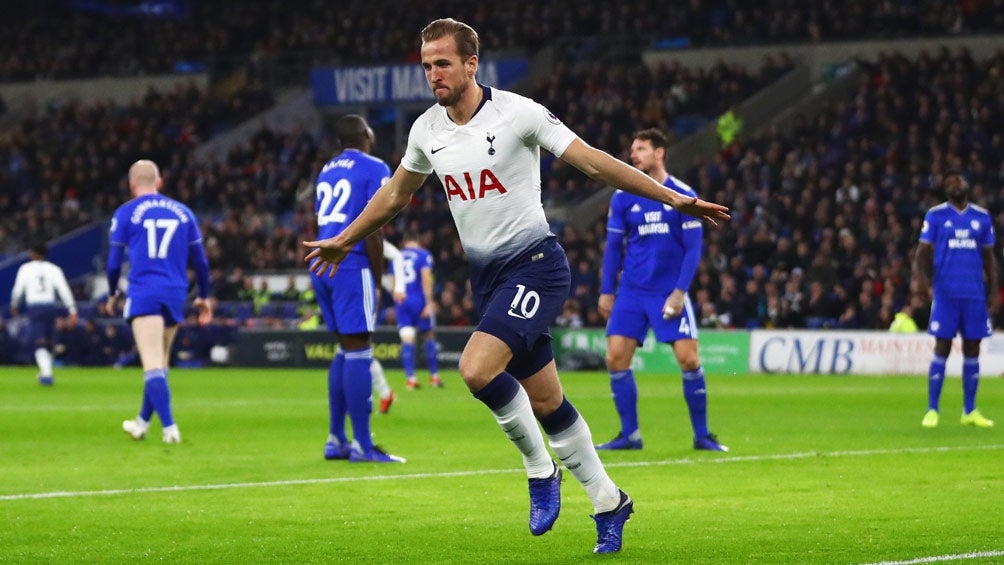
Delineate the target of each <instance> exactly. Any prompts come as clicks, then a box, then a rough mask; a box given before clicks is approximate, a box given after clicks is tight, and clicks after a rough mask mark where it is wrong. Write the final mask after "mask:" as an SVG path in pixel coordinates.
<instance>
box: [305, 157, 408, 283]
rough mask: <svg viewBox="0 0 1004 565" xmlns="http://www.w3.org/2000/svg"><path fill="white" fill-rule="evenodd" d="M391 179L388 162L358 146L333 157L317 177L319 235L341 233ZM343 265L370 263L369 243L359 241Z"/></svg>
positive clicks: (367, 264)
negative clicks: (368, 153)
mask: <svg viewBox="0 0 1004 565" xmlns="http://www.w3.org/2000/svg"><path fill="white" fill-rule="evenodd" d="M389 179H390V167H388V166H387V164H386V163H384V162H383V161H381V160H380V159H377V158H376V157H372V156H370V155H367V154H365V153H363V152H362V151H359V150H356V149H346V150H345V151H343V152H342V153H341V154H340V155H338V156H337V157H335V158H333V159H331V160H330V161H328V162H327V164H325V165H324V168H323V169H321V174H320V175H318V177H317V186H316V193H317V199H316V201H315V204H314V212H315V213H316V214H317V228H318V229H317V232H318V235H317V238H318V239H327V238H329V237H335V236H336V235H338V234H340V233H342V231H344V230H345V228H346V227H348V225H349V224H351V223H352V221H353V220H355V219H356V218H357V217H359V214H360V213H362V211H363V208H365V207H366V204H367V203H368V202H369V201H370V199H371V198H373V195H374V194H376V191H377V189H379V188H380V187H381V186H383V185H384V183H386V182H387V181H388V180H389ZM341 264H342V266H348V267H367V266H369V259H368V258H367V256H366V244H365V242H363V241H360V242H359V243H357V244H356V245H355V246H354V247H353V248H352V251H350V252H349V254H348V256H346V257H345V260H344V261H342V263H341Z"/></svg>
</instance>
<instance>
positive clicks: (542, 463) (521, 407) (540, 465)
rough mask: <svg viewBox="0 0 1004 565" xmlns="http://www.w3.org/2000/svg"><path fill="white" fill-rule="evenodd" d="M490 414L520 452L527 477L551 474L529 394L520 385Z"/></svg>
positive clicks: (549, 461)
mask: <svg viewBox="0 0 1004 565" xmlns="http://www.w3.org/2000/svg"><path fill="white" fill-rule="evenodd" d="M492 414H493V415H494V416H495V420H496V421H497V422H498V423H499V426H500V427H501V428H502V431H504V432H505V434H506V436H508V437H509V440H510V441H511V442H512V444H513V445H515V446H516V449H518V450H519V452H520V454H522V455H523V466H524V467H526V475H527V477H529V478H531V479H543V478H547V477H550V476H551V475H552V474H554V460H553V459H551V454H550V453H548V452H547V446H545V445H544V435H543V434H542V433H540V428H538V427H537V419H536V418H534V416H533V409H532V408H530V397H529V396H527V394H526V391H525V390H523V387H519V392H517V393H516V396H515V397H514V398H513V399H512V400H511V401H510V402H509V403H508V404H506V405H505V406H503V407H502V408H500V409H498V410H492Z"/></svg>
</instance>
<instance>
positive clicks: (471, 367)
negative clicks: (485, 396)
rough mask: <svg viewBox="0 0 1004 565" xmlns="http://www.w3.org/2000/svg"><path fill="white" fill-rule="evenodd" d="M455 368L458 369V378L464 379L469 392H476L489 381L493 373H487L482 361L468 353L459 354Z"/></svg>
mask: <svg viewBox="0 0 1004 565" xmlns="http://www.w3.org/2000/svg"><path fill="white" fill-rule="evenodd" d="M457 368H458V369H459V370H460V378H462V379H464V384H466V385H467V388H469V389H470V390H471V392H477V391H479V390H481V389H482V388H484V386H485V385H487V384H488V383H490V382H491V380H492V379H493V378H495V375H489V374H488V373H487V371H486V370H485V367H484V365H483V364H482V363H480V362H478V360H477V359H475V358H473V357H472V356H470V355H461V356H460V362H459V363H458V366H457Z"/></svg>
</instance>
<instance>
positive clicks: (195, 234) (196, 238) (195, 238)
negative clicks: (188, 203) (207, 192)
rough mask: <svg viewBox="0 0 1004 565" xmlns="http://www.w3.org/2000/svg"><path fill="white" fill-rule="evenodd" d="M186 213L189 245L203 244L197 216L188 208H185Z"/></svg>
mask: <svg viewBox="0 0 1004 565" xmlns="http://www.w3.org/2000/svg"><path fill="white" fill-rule="evenodd" d="M185 213H186V214H188V226H189V227H188V244H189V245H193V244H196V243H202V231H201V230H200V229H199V220H197V219H196V218H195V214H194V213H193V212H192V211H191V210H189V209H188V208H185Z"/></svg>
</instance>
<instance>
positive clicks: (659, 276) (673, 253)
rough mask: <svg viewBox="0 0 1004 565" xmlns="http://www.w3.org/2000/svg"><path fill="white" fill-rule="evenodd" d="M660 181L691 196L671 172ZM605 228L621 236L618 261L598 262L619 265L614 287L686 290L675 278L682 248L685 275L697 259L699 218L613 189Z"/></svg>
mask: <svg viewBox="0 0 1004 565" xmlns="http://www.w3.org/2000/svg"><path fill="white" fill-rule="evenodd" d="M663 184H664V185H665V186H666V187H667V188H668V189H670V190H675V191H676V192H679V193H680V194H684V195H686V196H697V193H695V192H694V190H693V189H692V188H690V187H689V186H687V184H686V183H684V182H683V181H681V180H680V179H677V178H675V177H673V176H672V175H671V176H670V177H669V178H667V179H666V182H665V183H663ZM607 231H608V232H610V233H612V234H622V237H626V238H627V247H626V248H625V250H624V258H623V261H622V265H606V261H604V267H605V268H613V269H614V270H615V271H616V268H617V267H620V271H621V278H620V285H619V288H620V289H631V290H635V291H642V292H657V293H664V294H668V293H670V292H672V291H673V290H674V289H675V288H682V289H683V290H687V287H688V286H689V284H690V280H689V278H688V280H686V281H681V280H680V273H681V270H684V269H683V267H684V259H685V257H686V256H687V253H686V252H687V250H691V255H690V258H691V262H693V263H694V264H693V265H688V266H687V268H686V269H685V270H686V271H688V273H687V275H688V277H693V270H694V269H696V267H697V264H696V261H697V260H699V259H700V254H701V237H702V234H703V233H704V227H703V225H702V224H701V222H700V221H699V220H697V219H695V218H693V217H691V216H687V215H684V214H681V213H679V212H677V211H676V210H674V209H673V207H672V206H669V205H668V204H663V203H661V202H656V201H655V200H649V199H648V198H643V197H641V196H635V195H633V194H629V193H627V192H623V191H619V190H618V191H617V192H616V193H614V196H613V198H612V199H611V200H610V215H609V217H608V218H607ZM608 245H610V243H608ZM694 250H696V253H695V251H694ZM604 278H607V277H606V276H605V277H604Z"/></svg>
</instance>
